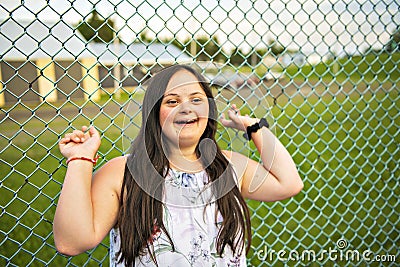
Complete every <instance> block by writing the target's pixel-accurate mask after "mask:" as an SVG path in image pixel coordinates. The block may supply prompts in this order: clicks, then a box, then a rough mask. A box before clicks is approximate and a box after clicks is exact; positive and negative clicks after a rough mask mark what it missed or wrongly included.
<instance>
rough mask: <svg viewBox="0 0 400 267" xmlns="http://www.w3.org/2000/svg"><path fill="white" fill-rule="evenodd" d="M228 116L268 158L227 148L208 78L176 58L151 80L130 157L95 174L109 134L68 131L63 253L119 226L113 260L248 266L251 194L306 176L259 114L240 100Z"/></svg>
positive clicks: (274, 193)
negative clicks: (221, 143)
mask: <svg viewBox="0 0 400 267" xmlns="http://www.w3.org/2000/svg"><path fill="white" fill-rule="evenodd" d="M262 121H263V120H262ZM262 121H261V122H262ZM220 122H221V123H222V125H223V126H225V127H231V128H234V129H237V130H240V131H244V132H246V133H247V134H248V135H249V137H250V139H251V141H252V142H254V144H255V146H256V147H257V149H258V151H259V152H260V156H261V159H262V162H263V163H262V164H260V163H258V162H256V161H254V160H251V159H249V158H247V157H246V156H244V155H242V154H240V153H236V152H232V151H223V150H221V149H220V148H219V147H218V145H217V143H216V141H215V134H216V130H217V125H218V121H217V110H216V105H215V102H214V99H213V96H212V93H211V90H210V88H209V86H208V84H207V83H206V82H205V80H204V78H203V77H202V76H201V75H200V74H199V73H197V72H196V71H194V70H193V69H192V68H190V67H188V66H183V65H175V66H172V67H169V68H166V69H164V70H163V71H161V72H160V73H158V74H157V75H155V76H154V77H153V78H152V79H151V82H150V83H149V86H148V88H147V91H146V94H145V97H144V102H143V107H142V127H141V129H140V131H139V134H138V136H137V137H136V138H135V140H134V142H133V144H132V147H131V151H130V154H129V155H128V156H121V157H117V158H114V159H112V160H110V161H109V162H107V163H106V164H105V165H104V166H102V167H101V168H100V169H99V170H98V171H97V172H96V173H95V174H94V175H93V174H92V168H93V162H95V160H94V157H95V155H96V153H97V150H98V148H99V146H100V136H99V133H98V132H97V131H96V130H95V128H94V127H90V128H89V129H88V128H87V127H82V130H75V131H73V132H72V133H68V134H66V135H65V137H64V138H62V139H61V141H60V143H59V147H60V151H61V153H62V154H63V155H64V157H66V158H67V164H68V169H67V173H66V176H65V181H64V185H63V188H62V191H61V195H60V198H59V202H58V206H57V210H56V214H55V218H54V226H53V227H54V239H55V244H56V247H57V250H58V251H59V252H61V253H63V254H66V255H77V254H80V253H82V252H84V251H86V250H88V249H91V248H93V247H95V246H96V245H98V244H99V243H100V242H101V241H102V240H103V238H104V237H105V236H106V235H107V234H108V233H109V232H110V230H111V238H110V243H111V251H110V260H111V265H112V266H245V265H246V258H245V256H246V253H247V251H248V250H249V248H250V242H251V232H250V219H249V212H248V208H247V205H246V202H245V200H244V199H245V198H248V199H254V200H259V201H277V200H282V199H285V198H288V197H291V196H293V195H295V194H297V193H298V192H299V191H300V190H301V189H302V188H303V183H302V181H301V179H300V177H299V174H298V172H297V169H296V166H295V164H294V162H293V160H292V158H291V156H290V155H289V153H288V151H287V150H286V149H285V148H284V146H283V145H282V144H281V143H280V142H279V140H277V139H276V137H275V136H274V135H273V134H272V133H271V131H270V130H269V129H268V128H267V127H263V126H266V125H264V124H263V123H261V122H260V120H259V119H256V118H250V117H249V116H242V115H241V114H240V112H239V110H238V109H237V108H236V106H235V105H232V108H231V110H229V111H228V118H225V117H224V116H222V117H221V118H220ZM264 122H265V121H264ZM92 176H93V177H92Z"/></svg>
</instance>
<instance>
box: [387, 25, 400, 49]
mask: <svg viewBox="0 0 400 267" xmlns="http://www.w3.org/2000/svg"><path fill="white" fill-rule="evenodd" d="M386 51H388V52H390V53H392V52H395V51H396V52H399V51H400V26H397V28H396V30H395V31H394V32H393V34H392V36H391V37H390V40H389V42H388V43H387V44H386Z"/></svg>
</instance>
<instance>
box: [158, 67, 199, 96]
mask: <svg viewBox="0 0 400 267" xmlns="http://www.w3.org/2000/svg"><path fill="white" fill-rule="evenodd" d="M194 91H200V92H202V93H203V94H204V90H203V88H202V87H201V85H200V83H199V80H198V79H197V77H196V76H195V75H194V74H193V73H191V72H189V71H187V70H180V71H178V72H177V73H175V74H174V75H173V76H172V77H171V79H170V80H169V83H168V85H167V88H166V89H165V93H164V95H167V94H191V93H193V92H194Z"/></svg>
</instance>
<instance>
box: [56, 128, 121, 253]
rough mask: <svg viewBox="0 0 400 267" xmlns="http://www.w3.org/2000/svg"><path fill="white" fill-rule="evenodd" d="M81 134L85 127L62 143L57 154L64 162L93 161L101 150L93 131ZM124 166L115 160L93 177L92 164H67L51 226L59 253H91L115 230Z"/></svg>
mask: <svg viewBox="0 0 400 267" xmlns="http://www.w3.org/2000/svg"><path fill="white" fill-rule="evenodd" d="M84 131H86V127H83V128H82V131H74V132H73V133H72V134H67V135H66V137H64V138H63V139H61V141H60V144H59V147H60V151H61V153H62V154H63V155H64V156H65V157H66V158H70V157H74V156H84V157H88V158H93V157H94V155H95V154H96V152H97V150H98V148H99V146H100V137H99V134H98V132H97V131H96V130H95V129H94V128H93V127H92V128H90V129H89V132H88V133H86V134H85V133H84ZM124 163H125V161H124V158H116V159H114V160H112V161H110V162H108V163H107V164H105V165H104V166H103V167H102V168H101V169H99V171H98V172H96V174H95V175H93V173H92V169H93V164H92V163H91V162H88V161H84V160H74V161H71V162H70V163H69V164H68V168H67V173H66V175H65V180H64V184H63V188H62V191H61V195H60V198H59V200H58V205H57V209H56V213H55V216H54V223H53V232H54V241H55V244H56V248H57V250H58V251H59V252H61V253H63V254H67V255H77V254H80V253H82V252H84V251H86V250H88V249H91V248H93V247H95V246H96V245H98V244H99V243H100V242H101V241H102V240H103V238H104V237H105V235H106V234H107V233H108V232H109V230H110V229H111V228H112V227H113V226H114V224H115V222H116V218H117V213H118V208H119V200H118V199H119V191H118V185H119V184H120V181H121V180H122V178H121V177H122V176H123V167H124ZM121 169H122V170H121ZM116 177H117V179H116ZM118 177H119V179H118Z"/></svg>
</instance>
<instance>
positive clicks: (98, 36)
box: [75, 10, 115, 43]
mask: <svg viewBox="0 0 400 267" xmlns="http://www.w3.org/2000/svg"><path fill="white" fill-rule="evenodd" d="M75 27H76V28H77V29H78V31H79V32H80V33H81V34H82V35H83V37H85V39H86V40H87V41H89V42H95V43H109V42H111V41H112V40H113V38H114V31H115V30H114V22H113V21H112V20H111V19H107V21H105V20H104V19H102V18H100V16H99V14H98V13H97V12H96V10H93V11H92V15H91V17H90V18H89V19H88V20H87V21H80V22H79V23H78V24H77V25H75Z"/></svg>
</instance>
